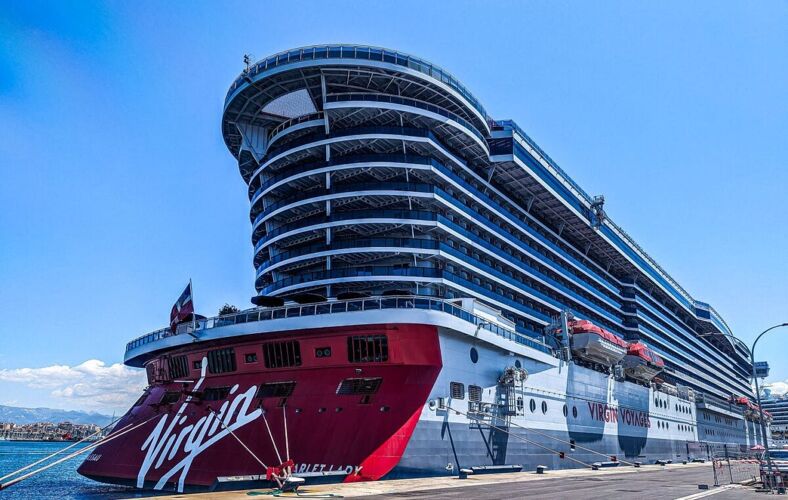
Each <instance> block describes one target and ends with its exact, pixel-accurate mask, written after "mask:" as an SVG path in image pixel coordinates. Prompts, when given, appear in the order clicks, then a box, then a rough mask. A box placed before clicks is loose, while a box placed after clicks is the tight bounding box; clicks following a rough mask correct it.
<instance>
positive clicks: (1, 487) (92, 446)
mask: <svg viewBox="0 0 788 500" xmlns="http://www.w3.org/2000/svg"><path fill="white" fill-rule="evenodd" d="M159 416H160V415H158V414H156V415H153V416H151V417H150V418H148V419H146V420H143V421H142V422H140V423H138V424H136V425H135V426H133V427H130V428H129V427H128V426H126V427H124V430H122V431H120V432H117V433H115V434H110V435H108V436H107V437H105V438H103V439H100V440H99V441H97V442H95V443H93V444H90V445H88V446H85V447H84V448H80V449H79V450H77V451H75V452H73V453H70V454H68V455H66V456H65V457H63V458H61V459H59V460H55V461H54V462H52V463H50V464H47V465H45V466H43V467H39V468H38V469H36V470H34V471H31V472H28V473H27V474H24V475H22V476H19V477H17V478H14V479H12V480H10V481H8V482H7V483H3V484H0V491H2V490H4V489H6V488H8V487H9V486H12V485H14V484H16V483H18V482H20V481H23V480H25V479H27V478H29V477H31V476H35V475H36V474H38V473H41V472H44V471H45V470H47V469H50V468H52V467H54V466H55V465H58V464H60V463H63V462H65V461H66V460H70V459H72V458H74V457H76V456H78V455H80V454H82V453H85V452H86V451H90V450H94V449H96V448H98V447H99V446H101V445H102V444H104V443H108V442H110V441H112V440H113V439H116V438H119V437H121V436H123V435H124V434H127V433H129V432H131V431H133V430H134V429H137V428H138V427H141V426H143V425H145V424H147V423H148V422H150V421H151V420H153V419H154V418H157V417H159Z"/></svg>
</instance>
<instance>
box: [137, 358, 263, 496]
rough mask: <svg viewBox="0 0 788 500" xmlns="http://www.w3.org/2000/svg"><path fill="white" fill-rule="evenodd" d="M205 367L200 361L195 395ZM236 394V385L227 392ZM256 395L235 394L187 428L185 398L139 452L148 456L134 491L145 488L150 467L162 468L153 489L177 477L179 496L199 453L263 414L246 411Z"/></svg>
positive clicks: (152, 433)
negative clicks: (218, 407)
mask: <svg viewBox="0 0 788 500" xmlns="http://www.w3.org/2000/svg"><path fill="white" fill-rule="evenodd" d="M207 365H208V360H207V358H203V360H202V371H201V374H200V380H198V381H197V383H196V384H195V385H194V391H198V390H199V389H200V387H201V386H202V383H203V381H204V380H205V370H206V367H207ZM237 391H238V385H237V384H236V385H235V386H233V388H232V389H230V395H233V394H235V393H236V392H237ZM256 391H257V387H255V386H252V387H250V388H249V389H247V390H246V392H242V393H238V394H236V395H235V396H234V397H232V399H228V400H227V401H225V402H224V404H222V407H221V408H220V409H219V411H218V412H217V413H209V414H208V415H205V416H204V417H201V418H200V419H199V420H197V422H195V423H190V424H188V425H186V421H187V420H188V418H187V416H186V415H184V414H183V412H184V411H185V410H186V406H187V405H188V404H189V402H190V401H191V399H192V396H187V397H186V400H185V401H184V403H183V405H181V407H180V409H179V410H178V412H177V413H176V414H175V415H169V414H167V415H163V416H162V417H161V419H160V420H159V422H158V423H157V424H156V427H155V428H154V429H153V432H151V433H150V435H149V436H148V438H147V439H146V440H145V442H144V443H143V444H142V448H140V450H141V451H147V453H146V455H145V460H143V462H142V466H141V467H140V471H139V473H138V474H137V487H138V488H142V487H143V486H144V484H145V476H146V475H147V474H148V472H149V471H150V469H151V467H153V468H154V469H159V468H162V467H164V468H165V470H166V472H165V473H164V474H163V475H162V476H161V478H160V479H159V481H158V482H157V483H156V485H155V486H154V489H157V490H160V489H162V488H163V487H164V485H165V484H167V482H168V481H170V480H171V479H172V477H173V476H175V475H176V474H180V476H178V492H182V491H183V484H184V482H185V481H186V475H187V474H188V473H189V469H190V468H191V465H192V462H193V461H194V459H195V458H197V456H198V455H199V454H200V453H202V452H203V451H205V450H207V449H208V448H210V447H211V446H213V445H214V444H215V443H217V442H218V441H219V440H220V439H222V438H223V437H225V436H227V435H228V434H230V431H235V430H236V429H238V428H240V427H243V426H244V425H246V424H248V423H249V422H252V421H254V420H256V419H257V418H259V417H260V415H262V414H263V412H262V410H261V409H260V408H257V409H255V410H252V411H249V410H250V407H251V405H252V402H253V400H254V396H255V392H256Z"/></svg>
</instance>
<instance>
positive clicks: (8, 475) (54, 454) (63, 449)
mask: <svg viewBox="0 0 788 500" xmlns="http://www.w3.org/2000/svg"><path fill="white" fill-rule="evenodd" d="M121 418H123V417H118V418H116V419H115V420H113V421H112V422H110V423H108V424H107V425H105V426H104V427H102V428H101V429H99V430H97V431H96V432H94V433H93V434H91V435H89V436H86V437H84V438H83V439H80V440H79V441H77V442H76V443H73V444H71V445H69V446H66V447H65V448H61V449H59V450H57V451H55V452H54V453H47V454H46V455H47V456H45V457H44V458H42V459H40V460H37V461H35V462H33V463H32V464H29V465H25V466H24V467H22V468H21V469H17V470H15V471H13V472H11V473H9V474H6V475H5V476H3V477H0V483H2V482H3V480H5V479H8V478H9V477H12V476H16V475H17V474H19V473H20V472H24V471H26V470H27V469H29V468H31V467H35V466H36V465H38V464H40V463H41V462H46V461H47V460H49V459H50V458H52V457H54V456H56V455H59V454H61V453H63V452H65V451H68V450H70V449H71V448H73V447H75V446H77V445H78V444H82V443H84V442H85V441H87V440H88V439H90V438H92V437H94V436H96V435H98V434H101V433H102V432H104V431H105V430H106V429H108V428H109V427H110V426H112V425H114V424H115V423H116V422H117V421H118V420H120V419H121ZM44 453H46V452H42V453H13V455H23V454H24V455H42V454H44Z"/></svg>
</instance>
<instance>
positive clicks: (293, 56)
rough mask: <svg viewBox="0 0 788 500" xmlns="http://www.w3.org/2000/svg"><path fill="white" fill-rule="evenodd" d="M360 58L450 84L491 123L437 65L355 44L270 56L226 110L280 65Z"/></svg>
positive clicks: (244, 75) (240, 82)
mask: <svg viewBox="0 0 788 500" xmlns="http://www.w3.org/2000/svg"><path fill="white" fill-rule="evenodd" d="M340 58H341V59H345V58H347V59H361V60H368V61H378V60H379V61H381V62H385V63H390V64H395V65H397V66H404V67H406V68H409V69H413V70H416V71H418V72H419V73H423V74H425V75H428V76H431V77H432V78H435V79H436V80H438V81H440V82H442V83H444V84H446V85H448V86H449V87H451V88H452V89H454V90H455V91H456V92H457V93H459V94H460V95H461V96H462V97H463V98H464V99H465V100H466V101H468V103H469V104H470V105H471V107H473V108H474V109H475V110H476V111H477V112H478V113H479V114H480V115H481V117H482V119H483V120H484V121H485V122H489V121H490V118H489V116H488V115H487V111H485V109H484V107H483V106H482V105H481V102H480V101H479V100H478V99H477V98H476V97H475V96H474V95H473V94H471V92H470V91H469V90H468V89H467V87H465V85H463V84H462V83H461V82H460V81H459V80H458V79H457V78H456V77H455V76H454V75H452V74H451V73H449V72H448V71H446V70H444V69H443V68H441V67H439V66H436V65H434V64H432V63H430V62H428V61H425V60H424V59H421V58H419V57H415V56H412V55H410V54H405V53H403V52H400V51H394V50H391V49H386V48H384V47H371V46H368V45H352V44H326V45H312V46H308V47H300V48H297V49H291V50H286V51H283V52H279V53H278V54H274V55H272V56H269V57H267V58H265V59H263V60H260V61H258V62H256V63H255V64H253V65H251V66H250V67H249V68H248V70H247V71H244V72H243V73H242V74H241V75H240V76H238V78H236V79H235V81H234V82H233V83H232V85H230V89H229V90H228V91H227V96H226V97H225V100H224V101H225V107H226V106H227V105H228V104H229V102H230V98H231V97H233V95H234V94H235V91H236V90H237V89H238V88H239V87H240V86H241V85H243V84H244V83H247V84H248V80H247V79H251V78H252V77H254V76H255V75H257V74H258V73H260V72H262V71H266V70H268V69H273V68H276V67H278V66H281V65H286V64H293V63H297V62H300V61H314V60H322V59H340Z"/></svg>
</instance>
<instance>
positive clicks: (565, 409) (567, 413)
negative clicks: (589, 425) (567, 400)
mask: <svg viewBox="0 0 788 500" xmlns="http://www.w3.org/2000/svg"><path fill="white" fill-rule="evenodd" d="M567 415H569V410H567V408H566V405H564V417H566V416H567Z"/></svg>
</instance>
